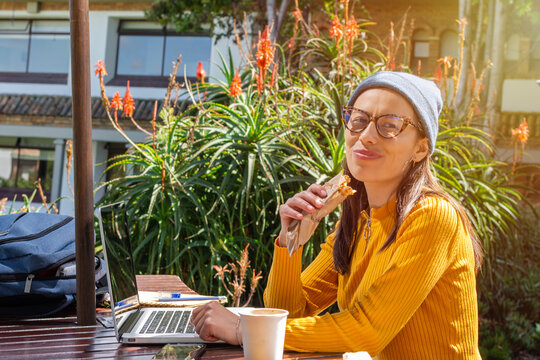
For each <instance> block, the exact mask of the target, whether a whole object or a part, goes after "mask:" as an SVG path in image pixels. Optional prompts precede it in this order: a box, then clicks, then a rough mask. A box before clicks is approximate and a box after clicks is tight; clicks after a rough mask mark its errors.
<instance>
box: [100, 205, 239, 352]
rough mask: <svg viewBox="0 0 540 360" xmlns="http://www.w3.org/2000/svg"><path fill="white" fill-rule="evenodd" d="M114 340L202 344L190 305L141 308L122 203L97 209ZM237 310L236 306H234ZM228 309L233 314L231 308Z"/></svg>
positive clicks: (233, 309)
mask: <svg viewBox="0 0 540 360" xmlns="http://www.w3.org/2000/svg"><path fill="white" fill-rule="evenodd" d="M97 216H98V221H99V228H100V231H101V239H102V242H103V250H104V252H105V263H106V265H107V279H108V280H109V295H110V297H111V310H112V318H113V324H114V330H115V333H116V339H117V340H118V341H119V342H121V343H129V344H136V343H139V344H167V343H202V342H204V341H203V340H202V339H201V338H200V337H199V336H198V335H197V333H195V329H194V327H193V325H192V324H191V322H190V318H191V311H192V310H193V309H194V308H190V307H155V308H153V307H141V305H140V300H139V293H138V290H137V282H136V279H135V264H134V260H133V252H132V250H131V243H130V239H129V236H128V231H127V221H126V211H125V208H124V204H123V203H115V204H112V205H107V206H103V207H101V208H99V209H98V212H97ZM236 309H238V308H236ZM230 310H231V311H233V312H235V313H237V311H235V308H230Z"/></svg>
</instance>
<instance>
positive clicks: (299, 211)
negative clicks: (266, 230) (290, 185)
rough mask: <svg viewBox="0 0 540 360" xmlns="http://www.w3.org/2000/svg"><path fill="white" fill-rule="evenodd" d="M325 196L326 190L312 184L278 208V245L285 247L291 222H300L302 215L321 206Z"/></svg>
mask: <svg viewBox="0 0 540 360" xmlns="http://www.w3.org/2000/svg"><path fill="white" fill-rule="evenodd" d="M326 196H327V193H326V189H325V188H324V186H322V185H320V184H312V185H311V186H310V187H309V188H308V189H307V190H304V191H302V192H299V193H298V194H296V195H294V196H293V197H291V198H290V199H289V200H287V201H286V202H285V204H283V205H281V206H280V207H279V216H280V217H281V231H280V233H279V240H278V245H279V246H282V247H285V246H287V229H288V228H289V226H290V225H291V223H292V222H294V221H297V220H302V219H303V218H304V213H307V214H311V213H313V212H314V211H315V210H316V209H320V208H322V206H323V199H325V198H326Z"/></svg>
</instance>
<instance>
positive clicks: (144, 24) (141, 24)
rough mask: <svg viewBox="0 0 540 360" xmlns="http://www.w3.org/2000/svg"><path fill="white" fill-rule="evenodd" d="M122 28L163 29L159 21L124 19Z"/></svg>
mask: <svg viewBox="0 0 540 360" xmlns="http://www.w3.org/2000/svg"><path fill="white" fill-rule="evenodd" d="M120 29H121V30H160V31H161V30H163V26H161V25H159V24H158V23H153V22H148V21H122V24H121V25H120Z"/></svg>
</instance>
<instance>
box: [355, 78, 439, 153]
mask: <svg viewBox="0 0 540 360" xmlns="http://www.w3.org/2000/svg"><path fill="white" fill-rule="evenodd" d="M371 88H387V89H390V90H394V91H396V92H398V93H399V94H401V95H403V96H404V97H405V99H407V100H408V101H409V102H410V103H411V105H412V106H413V108H414V110H415V111H416V114H417V115H418V117H419V118H420V121H421V122H422V127H423V128H424V131H425V133H426V136H427V138H428V140H429V145H430V150H431V152H430V154H433V151H434V150H435V141H436V140H437V133H438V132H439V115H440V114H441V110H442V105H443V101H442V98H441V91H440V90H439V88H438V87H437V85H435V83H434V82H433V81H430V80H426V79H423V78H421V77H419V76H416V75H412V74H409V73H404V72H394V71H381V72H378V73H375V74H373V75H371V76H369V77H368V78H366V79H365V80H364V81H362V82H361V83H360V85H358V87H357V88H356V90H355V91H354V93H353V94H352V96H351V98H350V99H349V101H348V102H347V106H353V105H354V103H355V101H356V99H357V98H358V96H359V95H360V94H361V93H363V92H364V91H366V90H367V89H371Z"/></svg>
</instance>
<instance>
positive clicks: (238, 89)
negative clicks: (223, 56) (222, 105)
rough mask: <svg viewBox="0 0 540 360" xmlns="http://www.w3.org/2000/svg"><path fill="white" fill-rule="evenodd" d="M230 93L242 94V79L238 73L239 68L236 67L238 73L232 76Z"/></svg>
mask: <svg viewBox="0 0 540 360" xmlns="http://www.w3.org/2000/svg"><path fill="white" fill-rule="evenodd" d="M229 95H230V96H232V97H235V96H240V95H242V81H241V80H240V76H239V75H238V68H236V74H235V75H234V77H233V78H232V81H231V85H230V86H229Z"/></svg>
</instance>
